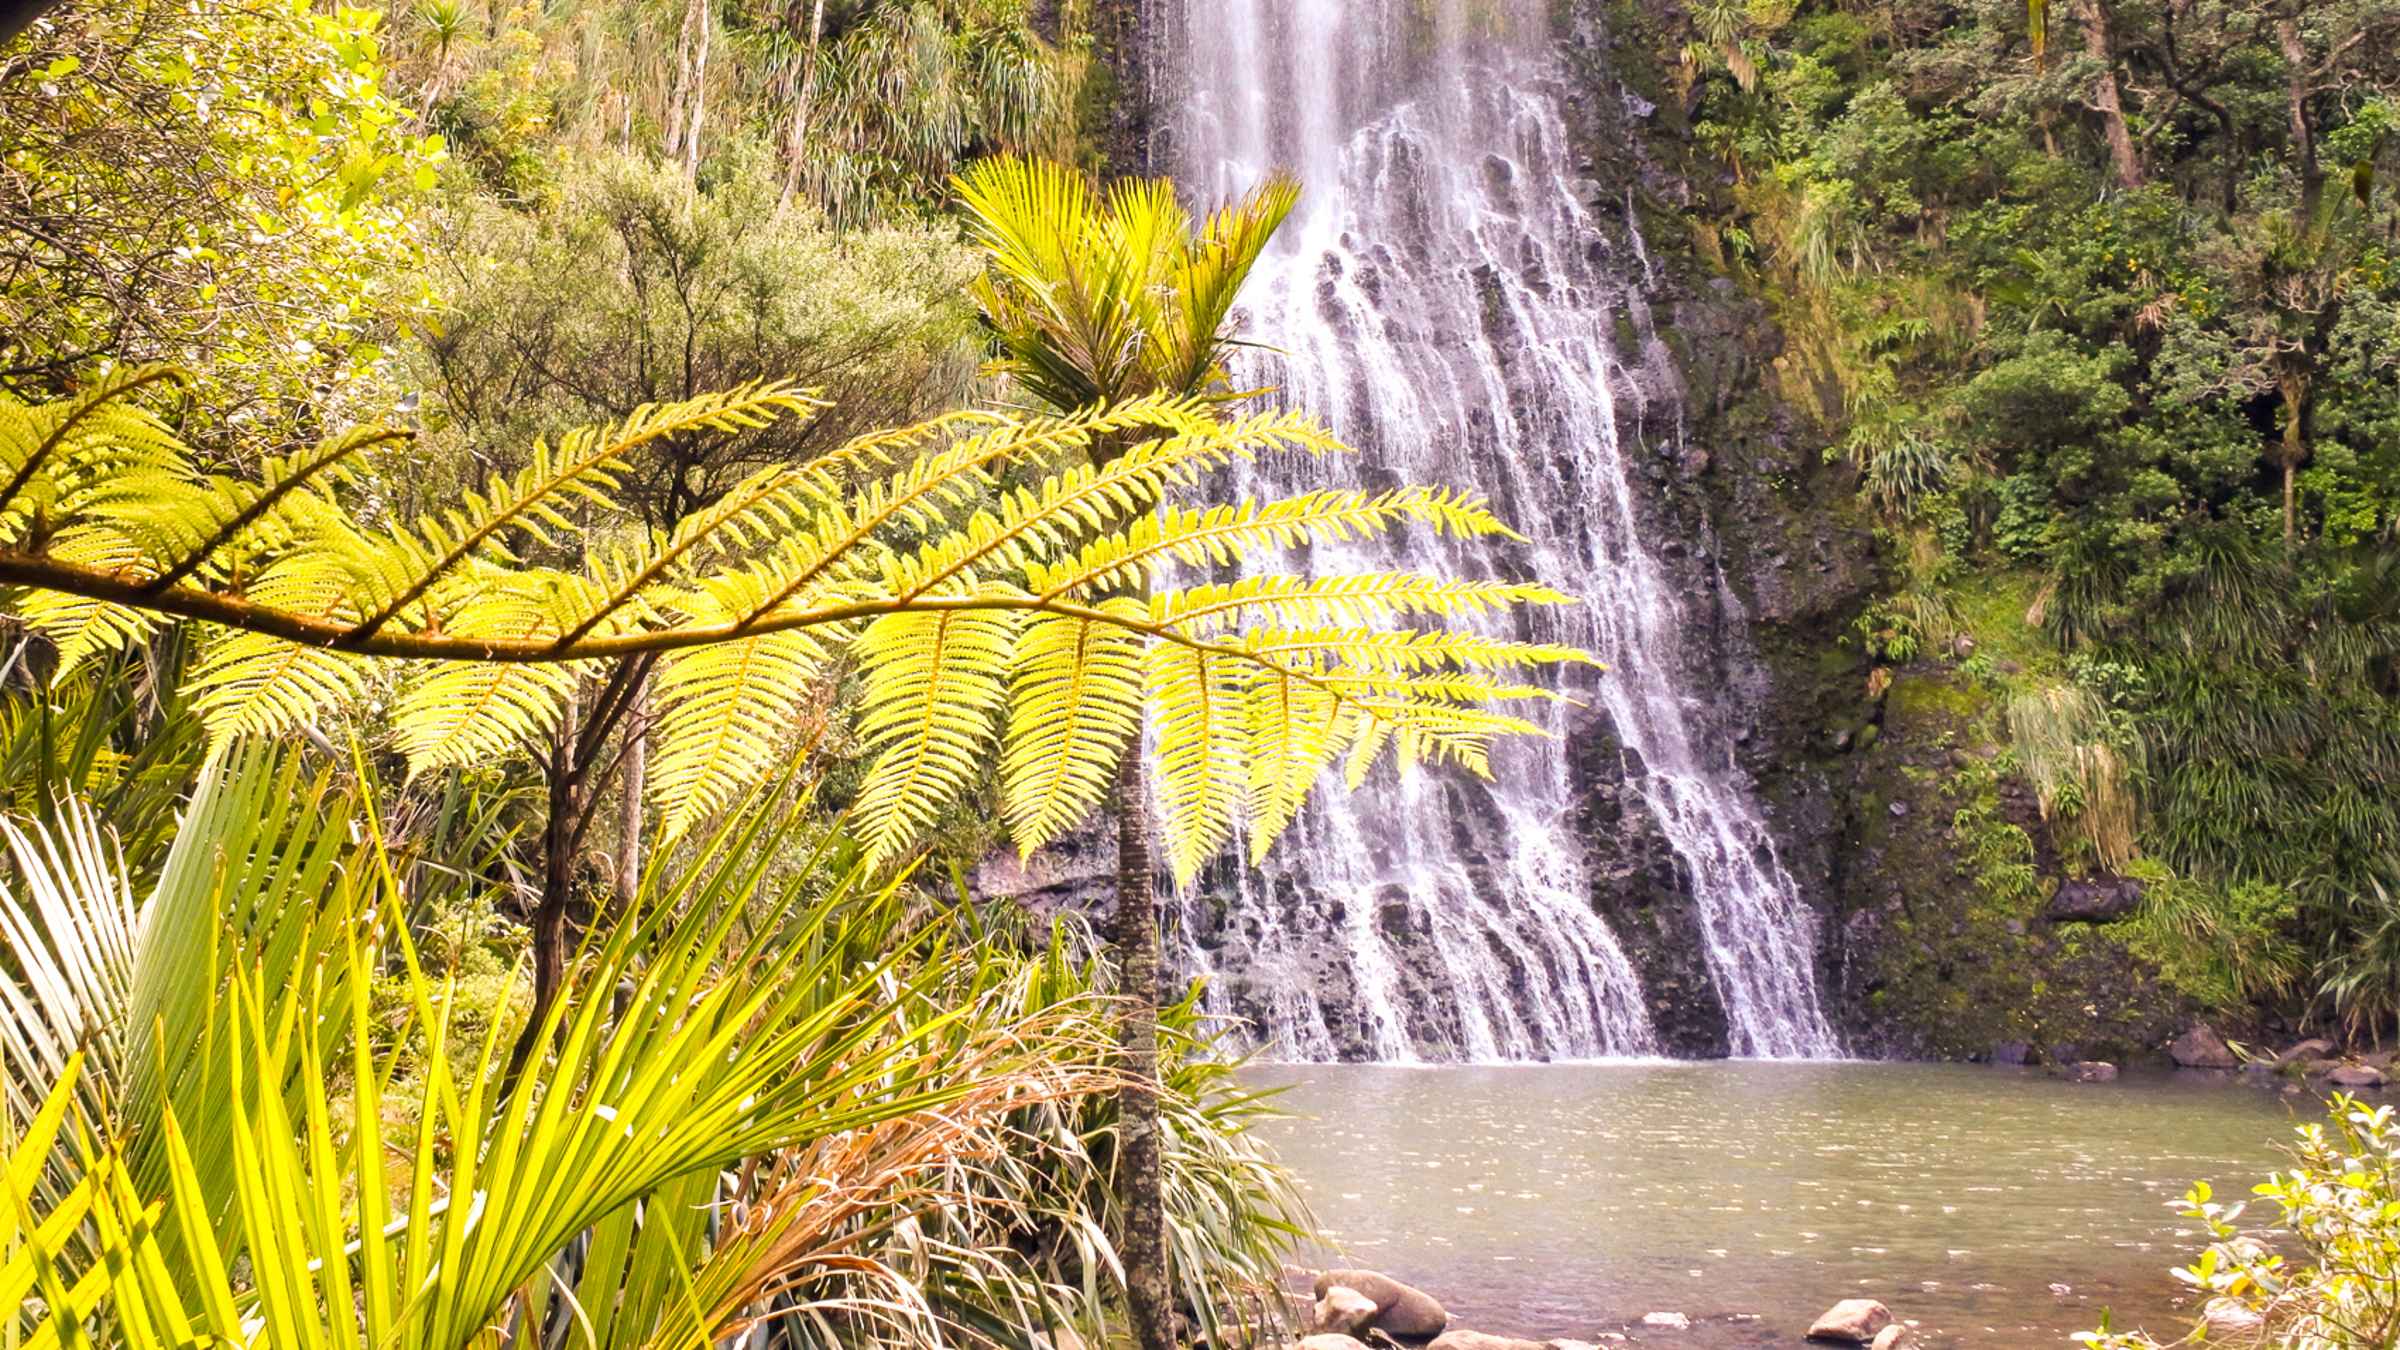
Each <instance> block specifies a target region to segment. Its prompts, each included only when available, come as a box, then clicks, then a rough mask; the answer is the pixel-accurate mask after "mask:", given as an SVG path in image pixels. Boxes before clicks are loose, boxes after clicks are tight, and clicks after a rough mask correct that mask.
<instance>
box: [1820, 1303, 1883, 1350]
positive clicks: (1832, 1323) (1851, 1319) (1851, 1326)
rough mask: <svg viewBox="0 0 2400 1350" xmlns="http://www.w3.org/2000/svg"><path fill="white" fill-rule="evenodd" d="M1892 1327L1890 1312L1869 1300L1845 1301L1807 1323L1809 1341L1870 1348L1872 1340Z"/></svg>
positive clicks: (1873, 1341) (1881, 1305)
mask: <svg viewBox="0 0 2400 1350" xmlns="http://www.w3.org/2000/svg"><path fill="white" fill-rule="evenodd" d="M1891 1324H1892V1310H1891V1309H1889V1308H1887V1307H1885V1306H1883V1304H1882V1303H1880V1302H1878V1301H1876V1300H1874V1299H1871V1298H1846V1299H1843V1300H1842V1301H1841V1302H1839V1303H1836V1304H1834V1305H1833V1306H1832V1307H1830V1308H1827V1309H1826V1310H1825V1315H1824V1316H1822V1317H1819V1318H1818V1319H1817V1320H1816V1321H1814V1322H1812V1323H1810V1324H1809V1328H1808V1338H1809V1339H1810V1340H1812V1341H1839V1342H1842V1343H1844V1344H1847V1345H1873V1344H1874V1343H1875V1337H1876V1335H1877V1334H1878V1333H1880V1332H1881V1331H1882V1330H1883V1329H1884V1328H1885V1327H1888V1326H1890V1325H1891Z"/></svg>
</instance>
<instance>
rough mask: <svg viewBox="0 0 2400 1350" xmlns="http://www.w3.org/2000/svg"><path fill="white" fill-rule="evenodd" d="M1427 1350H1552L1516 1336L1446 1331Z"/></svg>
mask: <svg viewBox="0 0 2400 1350" xmlns="http://www.w3.org/2000/svg"><path fill="white" fill-rule="evenodd" d="M1425 1350H1550V1347H1549V1346H1547V1345H1544V1344H1543V1343H1542V1342H1540V1341H1521V1340H1518V1339H1517V1338H1516V1337H1514V1336H1493V1335H1488V1334H1486V1333H1484V1332H1481V1331H1445V1332H1443V1333H1442V1334H1441V1335H1439V1336H1436V1337H1434V1338H1433V1344H1431V1345H1429V1346H1426V1347H1425Z"/></svg>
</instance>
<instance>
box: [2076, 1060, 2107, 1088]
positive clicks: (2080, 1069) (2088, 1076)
mask: <svg viewBox="0 0 2400 1350" xmlns="http://www.w3.org/2000/svg"><path fill="white" fill-rule="evenodd" d="M2067 1081H2068V1082H2070V1083H2113V1082H2115V1081H2117V1066H2116V1065H2114V1064H2111V1063H2109V1062H2108V1061H2107V1060H2105V1059H2087V1060H2082V1061H2080V1062H2078V1063H2074V1064H2070V1065H2068V1066H2067Z"/></svg>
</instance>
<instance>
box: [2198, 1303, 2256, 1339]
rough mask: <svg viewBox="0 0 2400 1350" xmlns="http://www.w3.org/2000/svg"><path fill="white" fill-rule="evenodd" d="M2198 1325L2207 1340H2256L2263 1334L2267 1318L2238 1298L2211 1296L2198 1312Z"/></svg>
mask: <svg viewBox="0 0 2400 1350" xmlns="http://www.w3.org/2000/svg"><path fill="white" fill-rule="evenodd" d="M2200 1325H2201V1327H2202V1328H2203V1329H2205V1330H2206V1332H2207V1334H2208V1338H2209V1340H2211V1341H2212V1342H2213V1341H2220V1340H2252V1341H2254V1340H2256V1339H2257V1338H2258V1337H2260V1336H2261V1335H2264V1334H2265V1332H2266V1329H2267V1319H2266V1318H2264V1317H2261V1316H2259V1315H2258V1313H2257V1312H2255V1311H2253V1310H2252V1308H2251V1307H2250V1305H2249V1304H2247V1303H2244V1302H2242V1301H2241V1300H2240V1299H2238V1298H2212V1299H2210V1300H2209V1301H2208V1306H2207V1307H2206V1308H2204V1309H2202V1310H2201V1312H2200Z"/></svg>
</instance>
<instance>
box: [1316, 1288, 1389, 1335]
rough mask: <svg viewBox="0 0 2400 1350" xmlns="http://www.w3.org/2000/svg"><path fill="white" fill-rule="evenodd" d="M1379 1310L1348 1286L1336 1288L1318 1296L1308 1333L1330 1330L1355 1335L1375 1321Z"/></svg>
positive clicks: (1372, 1301) (1373, 1302)
mask: <svg viewBox="0 0 2400 1350" xmlns="http://www.w3.org/2000/svg"><path fill="white" fill-rule="evenodd" d="M1378 1311H1380V1309H1378V1308H1377V1307H1376V1305H1375V1300H1373V1299H1371V1298H1368V1297H1367V1296H1366V1295H1365V1294H1362V1293H1360V1292H1358V1291H1357V1290H1355V1289H1352V1288H1350V1287H1348V1286H1347V1285H1339V1284H1337V1285H1335V1286H1333V1287H1332V1288H1331V1289H1328V1290H1326V1291H1325V1292H1324V1293H1322V1294H1320V1295H1318V1296H1317V1306H1316V1309H1315V1313H1314V1315H1313V1316H1312V1317H1311V1318H1310V1319H1309V1325H1308V1329H1309V1330H1310V1331H1331V1332H1337V1333H1339V1334H1341V1335H1344V1336H1355V1335H1357V1334H1358V1333H1360V1332H1362V1331H1364V1330H1366V1329H1367V1327H1368V1326H1369V1325H1370V1324H1372V1323H1373V1322H1374V1321H1375V1314H1376V1313H1377V1312H1378Z"/></svg>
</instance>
